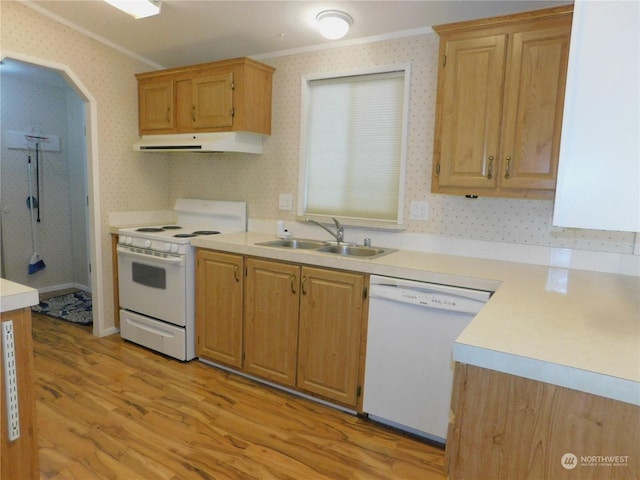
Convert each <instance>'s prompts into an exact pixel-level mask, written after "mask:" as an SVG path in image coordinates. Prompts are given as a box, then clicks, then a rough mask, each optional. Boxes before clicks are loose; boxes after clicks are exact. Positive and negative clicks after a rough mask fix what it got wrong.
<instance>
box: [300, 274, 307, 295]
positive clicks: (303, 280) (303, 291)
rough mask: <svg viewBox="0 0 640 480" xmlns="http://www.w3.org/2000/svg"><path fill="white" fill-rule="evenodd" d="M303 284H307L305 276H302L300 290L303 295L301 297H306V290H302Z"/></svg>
mask: <svg viewBox="0 0 640 480" xmlns="http://www.w3.org/2000/svg"><path fill="white" fill-rule="evenodd" d="M305 283H307V276H306V275H303V276H302V285H301V289H302V294H303V295H306V294H307V291H306V290H305V288H304V284H305Z"/></svg>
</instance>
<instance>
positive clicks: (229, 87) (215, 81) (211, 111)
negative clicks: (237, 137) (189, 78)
mask: <svg viewBox="0 0 640 480" xmlns="http://www.w3.org/2000/svg"><path fill="white" fill-rule="evenodd" d="M192 89H193V91H192V95H193V98H192V100H193V106H192V112H191V115H192V118H191V119H192V121H193V127H195V128H211V127H231V126H232V125H233V72H228V73H223V74H217V75H207V76H203V77H197V78H194V79H193V82H192Z"/></svg>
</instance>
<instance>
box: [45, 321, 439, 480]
mask: <svg viewBox="0 0 640 480" xmlns="http://www.w3.org/2000/svg"><path fill="white" fill-rule="evenodd" d="M33 331H34V357H35V386H36V401H37V406H36V408H37V423H38V430H39V435H38V437H39V445H40V472H41V476H40V478H41V479H77V480H90V479H126V480H134V479H145V480H147V479H153V480H160V479H172V480H177V479H216V480H223V479H261V480H262V479H296V480H297V479H301V480H323V479H327V480H328V479H331V480H338V479H359V480H365V479H394V480H396V479H397V480H414V479H420V480H431V479H436V480H444V479H445V478H446V475H445V474H444V468H443V463H444V452H443V451H442V450H440V449H438V448H435V447H432V446H430V445H427V444H425V443H423V442H420V441H417V440H415V439H413V438H409V437H407V436H404V435H401V434H398V433H396V432H392V431H389V430H387V429H384V428H382V427H380V426H377V425H374V424H373V423H371V422H369V421H367V420H364V419H361V418H358V417H356V416H353V415H350V414H348V413H344V412H341V411H337V410H334V409H332V408H329V407H325V406H323V405H319V404H317V403H315V402H311V401H308V400H305V399H301V398H299V397H296V396H294V395H290V394H288V393H285V392H281V391H278V390H276V389H272V388H269V387H265V386H262V385H258V384H256V383H254V382H252V381H250V380H246V379H243V378H242V377H239V376H237V375H232V374H228V373H225V372H223V371H220V370H218V369H216V368H213V367H210V366H207V365H204V364H202V363H200V362H198V361H192V362H188V363H181V362H178V361H176V360H171V359H168V358H165V357H163V356H161V355H158V354H154V353H152V352H149V351H148V350H145V349H143V348H141V347H138V346H136V345H133V344H131V343H126V342H123V341H122V340H121V339H120V337H119V336H117V335H112V336H110V337H107V338H103V339H99V338H96V337H93V336H92V335H91V334H90V328H87V327H80V326H76V325H73V324H70V323H67V322H63V321H60V320H55V319H52V318H50V317H46V316H42V315H38V314H34V315H33Z"/></svg>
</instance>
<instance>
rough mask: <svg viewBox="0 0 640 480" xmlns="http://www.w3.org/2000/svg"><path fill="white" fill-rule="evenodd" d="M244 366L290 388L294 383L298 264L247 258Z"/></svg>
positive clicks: (253, 372) (298, 299) (296, 346)
mask: <svg viewBox="0 0 640 480" xmlns="http://www.w3.org/2000/svg"><path fill="white" fill-rule="evenodd" d="M245 288H246V290H245V292H246V294H245V317H244V346H245V361H244V369H245V370H246V371H247V372H248V373H251V374H254V375H258V376H260V377H263V378H266V379H269V380H272V381H274V382H278V383H280V384H282V385H287V386H290V387H293V386H295V383H296V362H297V358H298V314H299V301H300V267H299V266H298V265H291V264H288V263H281V262H272V261H267V260H260V259H256V258H248V259H247V268H246V287H245Z"/></svg>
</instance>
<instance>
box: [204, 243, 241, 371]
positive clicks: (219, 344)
mask: <svg viewBox="0 0 640 480" xmlns="http://www.w3.org/2000/svg"><path fill="white" fill-rule="evenodd" d="M196 261H197V268H196V337H197V338H196V353H197V355H198V356H199V357H202V358H206V359H208V360H211V361H214V362H221V363H224V364H225V365H229V366H232V367H237V368H240V367H241V366H242V318H243V304H242V298H243V285H244V282H243V277H244V276H243V265H244V259H243V257H242V256H238V255H230V254H226V253H217V252H211V251H207V250H198V251H197V254H196Z"/></svg>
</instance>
